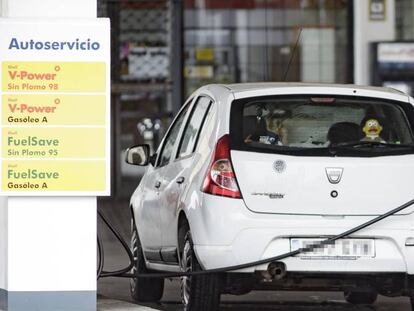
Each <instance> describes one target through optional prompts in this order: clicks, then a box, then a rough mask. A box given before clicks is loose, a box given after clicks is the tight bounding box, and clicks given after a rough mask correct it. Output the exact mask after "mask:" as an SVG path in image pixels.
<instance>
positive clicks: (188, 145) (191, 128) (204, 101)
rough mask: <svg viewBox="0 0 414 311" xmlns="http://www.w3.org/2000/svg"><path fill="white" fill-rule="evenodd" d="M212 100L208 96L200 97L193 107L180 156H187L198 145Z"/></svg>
mask: <svg viewBox="0 0 414 311" xmlns="http://www.w3.org/2000/svg"><path fill="white" fill-rule="evenodd" d="M210 104H211V100H210V99H209V98H208V97H200V98H199V99H198V100H197V103H196V106H195V107H194V109H193V112H192V115H191V119H190V120H189V122H188V124H187V127H186V129H185V131H184V135H183V140H182V142H181V147H180V151H179V154H178V157H180V158H181V157H185V156H187V155H190V154H191V153H193V151H194V150H195V147H196V143H197V140H198V136H199V134H200V132H201V128H202V126H203V123H204V120H205V117H206V114H207V111H208V109H209V107H210Z"/></svg>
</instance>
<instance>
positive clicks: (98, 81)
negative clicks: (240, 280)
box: [2, 62, 106, 93]
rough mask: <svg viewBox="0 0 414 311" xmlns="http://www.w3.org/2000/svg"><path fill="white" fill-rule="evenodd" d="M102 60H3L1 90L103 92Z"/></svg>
mask: <svg viewBox="0 0 414 311" xmlns="http://www.w3.org/2000/svg"><path fill="white" fill-rule="evenodd" d="M105 76H106V72H105V63H103V62H102V63H101V62H4V63H3V64H2V77H3V83H2V90H3V92H52V93H56V92H105V89H106V81H105Z"/></svg>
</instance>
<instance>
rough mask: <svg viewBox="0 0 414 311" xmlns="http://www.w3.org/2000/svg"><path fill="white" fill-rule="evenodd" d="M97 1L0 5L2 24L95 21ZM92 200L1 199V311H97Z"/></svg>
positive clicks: (11, 0) (3, 0)
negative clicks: (14, 20) (11, 20)
mask: <svg viewBox="0 0 414 311" xmlns="http://www.w3.org/2000/svg"><path fill="white" fill-rule="evenodd" d="M96 6H97V5H96V0H59V1H56V0H36V1H32V0H0V17H2V18H21V19H25V18H38V19H39V20H41V19H64V18H75V19H76V18H80V19H82V18H89V19H90V18H96V12H97V7H96ZM96 208H97V200H96V197H93V196H89V197H87V196H85V197H73V196H71V197H59V196H55V197H46V196H36V197H19V196H14V197H4V196H3V197H0V310H6V311H29V310H37V311H58V310H59V311H92V310H96V233H97V228H96V227H97V225H96Z"/></svg>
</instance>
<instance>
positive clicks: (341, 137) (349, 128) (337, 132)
mask: <svg viewBox="0 0 414 311" xmlns="http://www.w3.org/2000/svg"><path fill="white" fill-rule="evenodd" d="M362 136H363V135H362V131H361V127H360V126H359V125H358V124H356V123H353V122H338V123H334V124H332V126H331V127H330V128H329V130H328V135H327V139H328V140H329V142H330V143H331V144H338V143H345V142H352V141H359V140H360V139H361V138H362Z"/></svg>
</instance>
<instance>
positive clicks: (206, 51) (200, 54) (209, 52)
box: [196, 48, 214, 61]
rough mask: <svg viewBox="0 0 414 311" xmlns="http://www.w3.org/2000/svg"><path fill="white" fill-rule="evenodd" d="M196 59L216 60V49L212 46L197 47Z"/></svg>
mask: <svg viewBox="0 0 414 311" xmlns="http://www.w3.org/2000/svg"><path fill="white" fill-rule="evenodd" d="M196 59H197V60H202V61H212V60H214V49H211V48H198V49H196Z"/></svg>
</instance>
